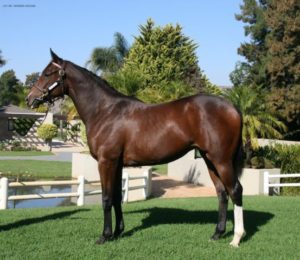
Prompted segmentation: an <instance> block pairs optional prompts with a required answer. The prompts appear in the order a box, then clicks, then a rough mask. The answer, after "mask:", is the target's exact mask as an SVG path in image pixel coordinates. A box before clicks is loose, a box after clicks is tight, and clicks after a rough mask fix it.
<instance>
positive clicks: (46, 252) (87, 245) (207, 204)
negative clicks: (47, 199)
mask: <svg viewBox="0 0 300 260" xmlns="http://www.w3.org/2000/svg"><path fill="white" fill-rule="evenodd" d="M244 207H245V212H244V215H245V227H246V230H247V235H246V237H245V238H244V240H243V241H242V244H241V246H240V248H238V249H236V248H231V247H230V246H229V242H230V241H231V239H232V236H233V233H232V228H233V225H232V215H233V212H232V206H230V207H229V220H228V223H227V230H228V231H227V232H226V233H225V235H224V238H222V239H221V240H219V241H215V242H210V241H209V237H210V236H211V235H212V233H213V231H214V229H215V223H216V219H217V212H216V208H217V199H216V198H189V199H152V200H148V201H145V202H135V203H129V204H125V205H124V206H123V208H124V217H125V225H126V231H125V233H124V235H123V237H122V238H121V239H119V240H116V241H111V242H108V243H106V244H104V245H100V246H99V245H95V240H96V239H97V238H98V237H99V234H100V232H101V229H102V225H103V215H102V210H101V208H100V206H85V207H60V208H48V209H14V210H5V211H0V231H1V232H0V247H1V250H0V259H300V250H299V244H300V236H299V212H300V211H299V210H300V198H299V197H245V198H244Z"/></svg>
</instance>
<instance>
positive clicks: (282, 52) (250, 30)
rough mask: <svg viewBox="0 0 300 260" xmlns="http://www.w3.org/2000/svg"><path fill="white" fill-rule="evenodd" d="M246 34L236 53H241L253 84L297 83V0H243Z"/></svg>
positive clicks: (241, 17) (299, 8)
mask: <svg viewBox="0 0 300 260" xmlns="http://www.w3.org/2000/svg"><path fill="white" fill-rule="evenodd" d="M236 19H237V20H239V21H242V22H244V23H245V24H246V25H245V27H244V28H245V35H246V36H248V37H249V38H250V41H249V42H247V43H243V44H241V46H240V48H239V49H238V53H239V54H240V55H242V56H244V57H245V58H246V59H247V61H248V63H249V65H250V72H251V76H252V78H253V79H254V82H255V83H256V84H261V85H263V86H264V87H265V88H271V87H292V86H294V85H297V84H300V62H299V61H300V48H299V43H300V2H299V0H282V1H274V0H244V3H243V5H241V14H238V15H236Z"/></svg>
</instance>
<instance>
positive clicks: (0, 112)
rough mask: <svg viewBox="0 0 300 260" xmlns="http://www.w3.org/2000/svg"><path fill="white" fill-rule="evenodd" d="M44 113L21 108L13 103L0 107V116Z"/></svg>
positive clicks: (41, 115) (38, 115)
mask: <svg viewBox="0 0 300 260" xmlns="http://www.w3.org/2000/svg"><path fill="white" fill-rule="evenodd" d="M43 116H45V113H38V112H35V111H33V110H30V109H26V108H21V107H18V106H14V105H7V106H2V107H0V117H35V118H38V117H43Z"/></svg>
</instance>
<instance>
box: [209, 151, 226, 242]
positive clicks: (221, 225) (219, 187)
mask: <svg viewBox="0 0 300 260" xmlns="http://www.w3.org/2000/svg"><path fill="white" fill-rule="evenodd" d="M203 157H204V159H205V162H206V165H207V168H208V171H209V175H210V178H211V179H212V181H213V183H214V185H215V188H216V192H217V195H218V200H219V213H218V223H217V226H216V230H215V233H214V234H213V236H212V237H211V239H212V240H217V239H219V238H220V237H221V236H222V235H223V234H224V233H225V230H226V220H227V208H228V194H227V191H226V189H225V187H224V185H223V183H222V182H221V180H220V178H219V176H218V174H217V171H216V169H215V167H214V166H213V164H212V163H211V161H209V160H208V159H207V158H206V157H205V156H203Z"/></svg>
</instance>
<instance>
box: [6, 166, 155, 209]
mask: <svg viewBox="0 0 300 260" xmlns="http://www.w3.org/2000/svg"><path fill="white" fill-rule="evenodd" d="M149 178H150V176H149V171H145V172H144V173H143V174H142V175H139V176H134V177H130V176H129V174H128V173H127V172H123V187H122V190H123V202H128V193H129V191H132V190H137V189H143V194H144V199H146V198H147V197H148V194H149ZM138 179H142V180H143V184H142V185H136V186H130V187H129V181H130V180H138ZM92 183H99V182H96V181H94V182H87V181H85V179H84V176H79V177H78V178H77V180H70V181H34V182H9V181H8V179H7V178H6V177H3V178H1V179H0V210H1V209H7V204H8V201H14V200H30V199H49V198H68V197H77V206H83V205H84V202H85V196H90V195H96V194H101V193H102V190H92V191H85V188H84V186H85V184H92ZM62 185H78V187H77V191H76V192H68V193H35V194H26V195H11V196H8V189H9V188H18V187H34V186H62Z"/></svg>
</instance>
